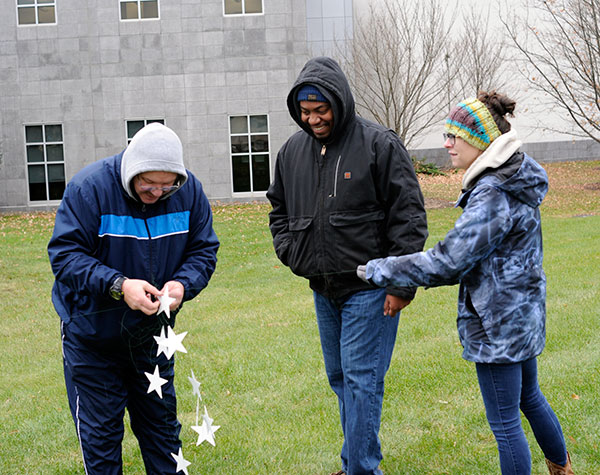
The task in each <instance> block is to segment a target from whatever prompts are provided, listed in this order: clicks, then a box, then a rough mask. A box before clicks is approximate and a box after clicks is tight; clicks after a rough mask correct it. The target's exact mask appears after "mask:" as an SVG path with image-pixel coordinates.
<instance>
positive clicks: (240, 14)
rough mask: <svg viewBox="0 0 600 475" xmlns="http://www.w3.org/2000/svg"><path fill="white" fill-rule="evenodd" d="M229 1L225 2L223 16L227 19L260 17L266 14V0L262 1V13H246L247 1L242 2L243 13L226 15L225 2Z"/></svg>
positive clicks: (242, 0) (241, 0)
mask: <svg viewBox="0 0 600 475" xmlns="http://www.w3.org/2000/svg"><path fill="white" fill-rule="evenodd" d="M226 1H227V0H223V16H225V17H239V16H258V15H264V14H265V0H260V13H246V12H245V11H246V0H240V2H241V3H242V13H226V12H225V2H226Z"/></svg>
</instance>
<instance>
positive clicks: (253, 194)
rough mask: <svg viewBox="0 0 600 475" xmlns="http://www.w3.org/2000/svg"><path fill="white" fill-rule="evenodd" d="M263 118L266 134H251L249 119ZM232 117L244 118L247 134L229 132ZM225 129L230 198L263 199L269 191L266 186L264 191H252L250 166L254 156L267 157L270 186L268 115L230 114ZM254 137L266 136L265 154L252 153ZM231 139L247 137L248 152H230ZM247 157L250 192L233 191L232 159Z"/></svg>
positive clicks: (269, 125) (271, 178)
mask: <svg viewBox="0 0 600 475" xmlns="http://www.w3.org/2000/svg"><path fill="white" fill-rule="evenodd" d="M261 116H262V117H265V118H266V120H267V130H266V132H252V130H251V128H250V125H251V123H250V119H251V117H261ZM233 117H245V118H246V124H247V127H248V128H247V132H245V133H235V134H234V133H232V131H231V119H232V118H233ZM227 128H228V136H229V139H228V144H229V167H230V174H229V176H230V179H231V194H232V196H235V197H238V198H253V197H264V196H266V194H267V190H268V189H269V187H268V186H267V188H266V189H265V190H258V191H256V190H255V189H254V178H253V175H252V164H253V158H254V156H258V155H266V156H267V160H268V163H267V170H268V172H269V185H270V184H271V182H272V180H273V170H272V169H271V163H272V160H271V124H270V118H269V114H268V113H259V114H230V115H228V116H227ZM253 135H254V136H256V135H266V136H267V151H266V152H253V151H252V136H253ZM232 137H248V152H237V153H234V152H233V151H232V145H233V144H232ZM245 155H247V156H248V159H249V160H248V169H249V177H250V190H249V191H235V186H234V176H233V173H234V170H233V158H234V157H237V156H245Z"/></svg>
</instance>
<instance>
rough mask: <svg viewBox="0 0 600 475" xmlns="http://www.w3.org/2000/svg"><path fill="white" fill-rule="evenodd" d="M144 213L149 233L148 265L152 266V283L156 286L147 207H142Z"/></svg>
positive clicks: (145, 224)
mask: <svg viewBox="0 0 600 475" xmlns="http://www.w3.org/2000/svg"><path fill="white" fill-rule="evenodd" d="M142 213H143V214H144V226H146V232H147V233H148V263H149V265H150V279H151V280H150V283H151V284H152V285H156V282H155V280H154V268H153V265H152V235H151V234H150V228H149V227H148V220H147V219H146V205H145V204H144V205H143V206H142Z"/></svg>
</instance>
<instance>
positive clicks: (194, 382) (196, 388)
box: [188, 370, 202, 401]
mask: <svg viewBox="0 0 600 475" xmlns="http://www.w3.org/2000/svg"><path fill="white" fill-rule="evenodd" d="M188 379H189V380H190V383H192V391H193V393H194V395H196V396H198V399H200V400H201V401H202V396H201V395H200V381H198V380H197V379H196V376H195V375H194V370H192V376H191V377H190V376H188Z"/></svg>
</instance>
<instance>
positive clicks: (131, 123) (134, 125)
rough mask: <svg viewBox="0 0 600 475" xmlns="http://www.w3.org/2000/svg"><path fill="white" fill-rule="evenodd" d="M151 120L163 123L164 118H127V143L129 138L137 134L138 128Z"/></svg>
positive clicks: (129, 140)
mask: <svg viewBox="0 0 600 475" xmlns="http://www.w3.org/2000/svg"><path fill="white" fill-rule="evenodd" d="M152 122H158V123H159V124H163V125H164V124H165V121H164V119H139V120H128V121H127V145H129V142H131V139H132V138H133V136H134V135H135V134H137V133H138V132H139V131H140V129H142V128H143V127H145V126H146V125H148V124H151V123H152Z"/></svg>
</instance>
